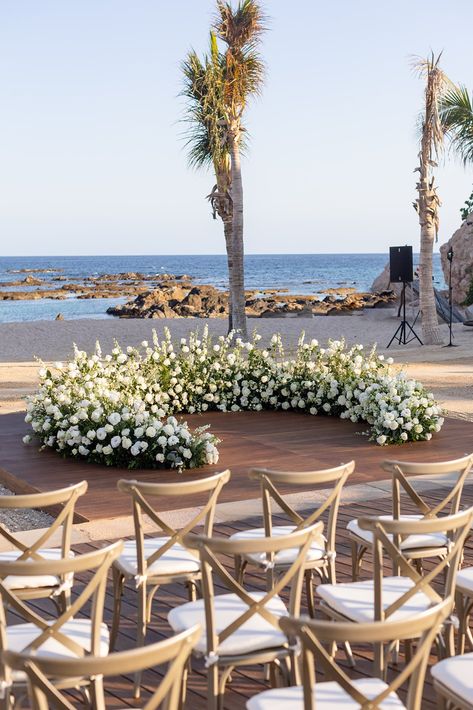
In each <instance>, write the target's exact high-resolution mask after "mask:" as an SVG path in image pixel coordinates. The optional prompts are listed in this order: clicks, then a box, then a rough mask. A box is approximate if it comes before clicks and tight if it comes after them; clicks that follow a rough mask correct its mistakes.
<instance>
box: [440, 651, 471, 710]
mask: <svg viewBox="0 0 473 710" xmlns="http://www.w3.org/2000/svg"><path fill="white" fill-rule="evenodd" d="M431 672H432V677H433V679H434V681H436V682H437V683H440V684H441V685H444V686H445V687H446V688H448V689H449V690H450V691H451V692H452V693H453V694H454V695H456V696H457V697H458V698H461V699H462V700H464V701H466V702H468V703H471V701H472V698H473V653H465V654H464V655H462V656H453V657H452V658H445V659H444V660H443V661H439V663H436V664H435V665H433V666H432V668H431Z"/></svg>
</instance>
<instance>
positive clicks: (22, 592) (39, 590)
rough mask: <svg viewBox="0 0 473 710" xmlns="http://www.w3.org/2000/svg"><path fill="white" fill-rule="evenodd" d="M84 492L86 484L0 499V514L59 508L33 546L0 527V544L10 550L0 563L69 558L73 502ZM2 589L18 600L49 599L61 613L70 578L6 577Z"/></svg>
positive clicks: (69, 587)
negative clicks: (57, 540)
mask: <svg viewBox="0 0 473 710" xmlns="http://www.w3.org/2000/svg"><path fill="white" fill-rule="evenodd" d="M86 491H87V481H82V482H81V483H77V484H76V485H74V486H69V487H67V488H61V489H59V490H55V491H47V492H45V493H28V494H24V495H23V494H22V495H14V496H13V495H12V496H0V510H12V509H20V510H27V509H39V510H45V509H47V508H50V507H51V506H55V507H59V508H60V509H59V513H58V514H57V516H56V517H55V519H54V521H53V523H52V524H51V525H50V527H48V528H46V529H45V530H42V531H41V533H40V534H39V535H38V537H37V538H36V540H34V542H32V543H29V544H28V545H27V544H25V543H24V542H22V540H21V539H20V538H19V537H18V536H17V535H15V533H13V532H11V531H10V530H8V529H7V528H6V527H5V526H4V525H0V540H3V541H5V543H6V544H7V545H8V546H9V547H12V548H13V549H10V550H7V551H4V552H0V563H3V562H15V561H18V562H20V561H31V562H33V561H40V560H46V561H51V562H53V561H56V560H60V559H65V558H68V557H70V556H71V555H73V553H72V552H71V534H72V525H73V522H74V511H75V505H76V502H77V499H78V498H79V497H80V496H82V495H84V493H85V492H86ZM56 533H59V534H60V546H59V547H58V546H57V542H56V544H55V546H54V547H50V546H49V545H51V544H53V543H54V538H55V536H56ZM3 585H4V586H5V587H8V588H9V589H12V590H14V591H15V594H16V595H17V596H19V597H20V598H22V599H45V598H52V599H53V600H54V601H55V602H57V604H58V606H59V607H60V608H61V609H65V608H66V607H67V606H68V604H69V602H70V590H71V585H72V578H71V577H70V576H69V577H64V576H62V577H58V576H56V575H46V576H44V575H41V576H35V575H24V576H22V577H21V578H19V577H16V576H14V575H9V576H8V577H5V578H4V579H3Z"/></svg>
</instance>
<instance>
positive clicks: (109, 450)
mask: <svg viewBox="0 0 473 710" xmlns="http://www.w3.org/2000/svg"><path fill="white" fill-rule="evenodd" d="M112 452H113V449H112V447H111V446H110V445H107V446H104V447H103V449H102V453H103V454H105V456H109V455H110V454H111V453H112Z"/></svg>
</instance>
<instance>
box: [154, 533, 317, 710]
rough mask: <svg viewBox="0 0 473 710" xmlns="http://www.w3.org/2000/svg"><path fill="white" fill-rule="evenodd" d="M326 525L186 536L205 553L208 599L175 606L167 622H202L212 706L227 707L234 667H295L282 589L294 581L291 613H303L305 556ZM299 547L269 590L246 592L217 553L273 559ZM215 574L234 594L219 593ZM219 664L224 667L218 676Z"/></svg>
mask: <svg viewBox="0 0 473 710" xmlns="http://www.w3.org/2000/svg"><path fill="white" fill-rule="evenodd" d="M322 529H323V524H322V523H321V522H319V523H315V524H314V525H312V526H310V527H307V528H303V529H302V530H299V531H297V532H294V533H291V534H290V535H283V536H280V537H271V538H261V539H252V540H248V539H247V540H231V539H229V538H208V537H205V536H194V535H187V536H186V537H185V538H184V543H185V545H187V546H188V547H190V548H192V549H194V550H198V552H199V555H200V561H201V568H202V589H203V598H202V599H198V600H195V601H191V602H188V603H186V604H182V605H181V606H178V607H175V608H174V609H171V611H170V612H169V614H168V621H169V623H170V625H171V627H172V628H173V630H174V631H176V632H180V631H184V630H186V629H189V628H191V627H192V626H194V624H200V626H201V627H202V629H203V631H202V634H201V636H200V638H199V640H198V642H197V644H196V646H195V649H194V654H195V655H196V656H198V657H203V658H204V659H205V665H206V667H207V678H208V696H207V707H208V709H209V710H215V709H216V708H217V707H222V703H223V695H224V692H225V684H226V682H227V680H228V678H229V676H230V674H231V672H232V669H233V668H235V667H238V666H247V665H254V664H259V663H264V664H271V666H270V668H271V673H272V675H273V677H274V676H275V671H276V668H275V667H276V666H279V667H280V668H281V671H282V672H283V673H285V674H286V675H287V672H286V671H288V668H287V667H285V664H287V663H288V662H289V663H291V667H292V670H293V671H294V670H295V664H294V653H295V650H294V649H293V648H291V647H290V645H289V643H288V640H287V638H286V636H285V634H284V633H283V632H282V631H281V629H280V627H279V624H278V622H279V620H280V618H281V617H282V616H286V615H287V614H288V609H287V608H286V605H285V604H284V602H283V601H282V600H281V598H280V597H279V593H280V592H281V590H282V589H283V588H284V587H286V586H288V585H289V586H290V602H289V613H290V614H292V615H294V616H298V615H299V611H300V598H301V589H302V582H303V576H304V560H305V559H306V555H307V552H308V550H309V549H310V546H311V544H312V542H313V540H314V539H315V538H316V537H317V536H319V535H320V534H321V532H322ZM294 548H296V549H297V550H298V554H297V555H295V558H294V561H293V563H292V564H291V565H290V567H289V568H288V569H287V570H286V571H285V572H284V574H282V575H281V576H280V577H279V578H278V580H277V581H276V582H275V584H274V586H273V587H272V588H271V589H269V590H268V591H266V592H248V591H246V589H245V588H244V587H243V586H242V584H241V583H240V582H239V581H237V580H236V579H234V578H233V576H232V575H231V574H230V572H229V571H228V570H227V569H226V568H225V567H224V566H223V564H222V562H221V561H220V560H219V559H218V557H217V555H228V556H230V557H234V556H235V555H246V554H262V553H264V554H268V555H270V559H271V561H272V560H274V558H275V556H276V555H277V554H279V553H281V552H282V551H283V550H290V549H294ZM213 573H215V574H216V575H217V576H218V577H219V579H220V581H221V582H223V584H224V585H225V587H226V588H227V589H228V590H229V593H226V594H219V595H218V596H215V594H214V582H213ZM281 661H282V662H283V664H282V665H281ZM220 669H221V670H222V671H223V672H222V674H221V677H220V678H219V670H220Z"/></svg>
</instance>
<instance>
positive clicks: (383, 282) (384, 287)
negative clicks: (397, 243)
mask: <svg viewBox="0 0 473 710" xmlns="http://www.w3.org/2000/svg"><path fill="white" fill-rule="evenodd" d="M389 277H390V269H389V261H388V263H387V264H386V266H385V267H384V269H383V270H382V272H381V273H380V274H379V276H377V277H376V278H375V280H374V281H373V283H372V284H371V288H370V291H371V293H381V292H383V291H394V293H395V294H396V296H397V297H399V294H400V293H401V291H402V284H400V283H396V282H394V283H393V282H391V281H390V280H389Z"/></svg>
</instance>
